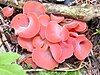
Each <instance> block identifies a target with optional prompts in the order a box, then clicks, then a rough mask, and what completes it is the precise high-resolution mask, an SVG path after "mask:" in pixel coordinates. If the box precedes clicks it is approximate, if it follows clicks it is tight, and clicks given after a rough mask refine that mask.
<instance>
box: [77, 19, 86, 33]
mask: <svg viewBox="0 0 100 75" xmlns="http://www.w3.org/2000/svg"><path fill="white" fill-rule="evenodd" d="M76 23H77V24H78V26H77V27H76V28H75V30H76V31H77V32H85V31H86V30H87V24H86V23H85V22H81V21H76Z"/></svg>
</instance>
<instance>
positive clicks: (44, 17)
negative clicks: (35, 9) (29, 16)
mask: <svg viewBox="0 0 100 75" xmlns="http://www.w3.org/2000/svg"><path fill="white" fill-rule="evenodd" d="M39 22H40V24H41V25H42V26H47V25H48V23H49V22H50V17H49V16H48V15H47V14H44V15H40V16H39Z"/></svg>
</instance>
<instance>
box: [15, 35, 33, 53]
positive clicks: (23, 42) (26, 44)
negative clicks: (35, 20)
mask: <svg viewBox="0 0 100 75" xmlns="http://www.w3.org/2000/svg"><path fill="white" fill-rule="evenodd" d="M17 40H18V44H19V45H20V46H21V47H22V48H25V49H27V51H29V52H33V45H32V39H26V38H22V37H18V38H17Z"/></svg>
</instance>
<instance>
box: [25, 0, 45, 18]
mask: <svg viewBox="0 0 100 75" xmlns="http://www.w3.org/2000/svg"><path fill="white" fill-rule="evenodd" d="M30 12H31V13H33V12H34V13H36V14H37V16H40V15H42V14H45V12H46V10H45V7H44V6H43V5H42V4H41V3H39V2H36V1H27V2H26V3H25V4H24V6H23V13H24V14H27V13H30Z"/></svg>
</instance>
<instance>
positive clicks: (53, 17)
mask: <svg viewBox="0 0 100 75" xmlns="http://www.w3.org/2000/svg"><path fill="white" fill-rule="evenodd" d="M50 18H51V21H56V22H57V23H60V22H62V21H63V20H64V17H63V16H55V15H53V14H50Z"/></svg>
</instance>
